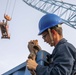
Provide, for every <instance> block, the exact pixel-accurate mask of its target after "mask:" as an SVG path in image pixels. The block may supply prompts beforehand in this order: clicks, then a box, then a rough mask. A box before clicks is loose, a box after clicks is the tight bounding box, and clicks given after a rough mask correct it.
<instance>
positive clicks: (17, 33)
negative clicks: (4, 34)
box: [0, 0, 76, 75]
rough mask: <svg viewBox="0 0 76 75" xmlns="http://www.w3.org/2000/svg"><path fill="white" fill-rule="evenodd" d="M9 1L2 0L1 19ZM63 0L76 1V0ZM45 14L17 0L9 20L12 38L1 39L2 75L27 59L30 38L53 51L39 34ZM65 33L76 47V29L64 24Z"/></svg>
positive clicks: (0, 3) (0, 59)
mask: <svg viewBox="0 0 76 75" xmlns="http://www.w3.org/2000/svg"><path fill="white" fill-rule="evenodd" d="M7 1H8V0H0V21H2V20H3V19H4V13H5V10H6V4H7ZM10 1H15V0H10ZM63 1H65V2H70V3H72V4H75V3H76V0H63ZM11 5H12V6H13V3H12V4H10V8H8V9H9V10H10V11H12V7H11ZM9 10H7V13H8V15H11V13H12V12H8V11H9ZM43 15H44V14H43V13H42V12H40V11H38V10H36V9H34V8H32V7H30V6H28V5H27V4H25V3H24V2H23V1H22V0H16V5H15V9H14V12H13V16H12V20H11V21H9V33H10V34H11V36H10V39H0V75H1V74H3V73H5V72H7V71H9V70H10V69H12V68H14V67H16V66H18V65H19V64H21V63H23V62H25V61H26V60H27V57H28V55H29V51H28V48H27V44H28V41H30V40H34V39H38V41H39V44H40V45H41V47H42V49H43V50H46V51H48V52H50V53H52V50H53V48H51V47H50V46H49V45H48V44H47V43H44V41H43V39H42V38H41V36H38V35H37V34H38V32H39V31H38V22H39V20H40V18H41V17H42V16H43ZM63 35H64V37H65V38H66V39H67V40H68V41H69V42H70V43H72V44H73V45H74V46H75V47H76V30H75V29H73V28H71V27H69V26H67V25H64V24H63ZM0 37H1V33H0Z"/></svg>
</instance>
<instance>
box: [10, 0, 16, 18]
mask: <svg viewBox="0 0 76 75" xmlns="http://www.w3.org/2000/svg"><path fill="white" fill-rule="evenodd" d="M15 5H16V0H15V1H14V6H13V10H12V13H11V18H12V16H13V12H14V8H15Z"/></svg>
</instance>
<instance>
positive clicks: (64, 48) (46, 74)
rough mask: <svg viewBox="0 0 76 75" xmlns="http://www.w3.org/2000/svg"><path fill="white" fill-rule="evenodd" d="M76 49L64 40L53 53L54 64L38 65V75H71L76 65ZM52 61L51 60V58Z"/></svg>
mask: <svg viewBox="0 0 76 75" xmlns="http://www.w3.org/2000/svg"><path fill="white" fill-rule="evenodd" d="M75 54H76V48H75V47H74V46H73V45H72V44H70V43H68V42H67V40H66V39H64V38H63V39H62V40H60V41H59V43H58V44H57V45H56V46H55V48H54V50H53V53H52V59H53V61H52V63H51V64H50V65H49V66H42V65H38V66H37V68H36V74H37V75H71V73H72V70H73V68H74V63H75V58H74V57H75ZM50 59H51V58H50Z"/></svg>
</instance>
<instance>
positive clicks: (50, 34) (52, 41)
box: [48, 28, 54, 43]
mask: <svg viewBox="0 0 76 75" xmlns="http://www.w3.org/2000/svg"><path fill="white" fill-rule="evenodd" d="M48 32H49V36H50V39H51V43H54V40H53V37H52V33H51V31H50V28H48Z"/></svg>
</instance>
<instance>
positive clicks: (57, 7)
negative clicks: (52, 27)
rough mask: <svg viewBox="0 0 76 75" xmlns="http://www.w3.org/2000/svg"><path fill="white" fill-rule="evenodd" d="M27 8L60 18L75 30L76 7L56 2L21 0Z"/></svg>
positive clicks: (50, 0) (49, 0)
mask: <svg viewBox="0 0 76 75" xmlns="http://www.w3.org/2000/svg"><path fill="white" fill-rule="evenodd" d="M23 1H24V2H25V3H26V4H28V5H29V6H31V7H33V8H35V9H37V10H39V11H41V12H43V13H54V14H57V15H58V16H60V17H61V18H62V19H63V21H64V23H65V24H66V25H68V26H70V27H72V28H74V29H76V5H74V4H70V3H66V2H63V1H57V0H23Z"/></svg>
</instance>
